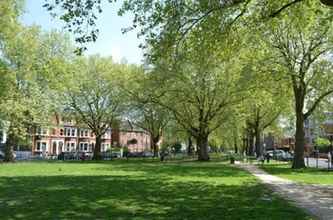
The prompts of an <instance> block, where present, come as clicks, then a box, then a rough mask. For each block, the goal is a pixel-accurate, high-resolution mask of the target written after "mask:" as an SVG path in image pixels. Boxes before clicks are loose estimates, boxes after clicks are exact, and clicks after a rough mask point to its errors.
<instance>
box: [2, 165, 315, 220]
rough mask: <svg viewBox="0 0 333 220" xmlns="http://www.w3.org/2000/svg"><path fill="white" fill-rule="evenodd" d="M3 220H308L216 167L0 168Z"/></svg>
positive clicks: (236, 172) (245, 177)
mask: <svg viewBox="0 0 333 220" xmlns="http://www.w3.org/2000/svg"><path fill="white" fill-rule="evenodd" d="M0 219H1V220H5V219H25V220H29V219H33V220H36V219H115V220H124V219H136V220H146V219H154V220H158V219H182V220H183V219H189V220H193V219H310V217H309V216H307V215H306V214H305V213H304V212H303V211H302V210H300V209H298V208H295V207H294V206H292V205H290V204H289V203H287V202H286V201H285V200H283V199H281V198H278V197H276V196H275V195H272V194H271V192H270V191H269V190H268V189H267V188H265V187H264V186H263V185H261V184H260V183H259V182H258V181H257V180H256V179H255V178H254V177H253V176H251V175H250V174H249V173H247V172H245V171H243V170H240V169H237V168H235V167H230V166H227V165H225V164H222V163H221V162H164V163H161V162H158V161H153V162H147V161H139V160H133V161H131V160H130V161H126V160H124V161H111V162H100V163H92V162H84V163H81V162H22V163H14V164H0Z"/></svg>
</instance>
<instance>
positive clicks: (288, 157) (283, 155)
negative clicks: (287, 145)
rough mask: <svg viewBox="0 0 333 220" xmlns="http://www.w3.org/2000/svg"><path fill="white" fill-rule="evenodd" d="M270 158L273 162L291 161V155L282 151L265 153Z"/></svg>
mask: <svg viewBox="0 0 333 220" xmlns="http://www.w3.org/2000/svg"><path fill="white" fill-rule="evenodd" d="M266 153H268V154H269V155H270V156H271V158H273V159H275V160H282V161H291V160H293V158H294V157H293V155H292V154H291V153H289V152H286V151H283V150H270V151H267V152H266Z"/></svg>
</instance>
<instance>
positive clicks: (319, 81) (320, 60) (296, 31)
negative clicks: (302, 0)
mask: <svg viewBox="0 0 333 220" xmlns="http://www.w3.org/2000/svg"><path fill="white" fill-rule="evenodd" d="M291 14H292V15H291ZM291 14H289V15H288V16H284V17H283V19H284V22H280V20H279V21H272V23H270V27H269V30H270V32H269V35H268V36H266V35H265V36H264V38H265V39H269V42H268V44H269V45H270V47H271V48H272V52H273V54H272V56H273V57H274V60H275V64H277V65H278V66H279V67H280V68H281V69H280V70H281V72H282V73H284V74H285V76H286V77H288V79H289V86H290V87H291V89H292V91H293V95H294V104H295V106H294V110H295V115H296V135H295V136H296V143H295V145H296V146H295V156H294V160H293V166H292V167H293V168H295V169H297V168H303V167H305V164H304V145H305V139H304V135H305V134H304V120H306V119H307V118H309V116H310V115H311V114H312V113H313V112H314V110H315V109H316V108H317V107H318V105H319V104H320V103H321V102H322V100H324V99H325V98H327V97H328V96H329V95H330V94H332V93H333V87H332V83H329V81H330V79H331V78H332V61H331V60H330V59H329V54H330V53H331V52H332V49H333V47H332V46H333V44H332V37H333V35H332V34H333V33H332V31H333V30H332V19H331V12H330V11H329V10H327V9H319V8H318V4H316V3H311V4H310V3H309V4H308V5H299V6H298V7H295V8H294V9H293V10H292V11H291ZM304 18H306V19H304ZM265 32H266V33H267V29H266V31H265Z"/></svg>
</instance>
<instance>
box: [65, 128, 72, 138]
mask: <svg viewBox="0 0 333 220" xmlns="http://www.w3.org/2000/svg"><path fill="white" fill-rule="evenodd" d="M65 133H66V136H67V137H70V136H71V129H70V128H65Z"/></svg>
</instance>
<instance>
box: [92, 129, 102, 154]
mask: <svg viewBox="0 0 333 220" xmlns="http://www.w3.org/2000/svg"><path fill="white" fill-rule="evenodd" d="M101 144H102V136H101V135H96V138H95V148H94V155H93V158H92V159H93V160H101V159H102V156H101Z"/></svg>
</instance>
